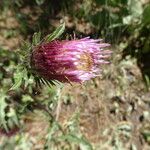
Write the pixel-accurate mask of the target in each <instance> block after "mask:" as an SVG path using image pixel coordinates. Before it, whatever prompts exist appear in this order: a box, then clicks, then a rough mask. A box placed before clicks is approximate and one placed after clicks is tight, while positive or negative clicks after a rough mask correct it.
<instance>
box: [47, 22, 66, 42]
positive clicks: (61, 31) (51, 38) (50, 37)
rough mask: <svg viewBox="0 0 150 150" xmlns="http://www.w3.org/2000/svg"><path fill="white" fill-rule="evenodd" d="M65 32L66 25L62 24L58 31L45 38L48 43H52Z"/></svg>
mask: <svg viewBox="0 0 150 150" xmlns="http://www.w3.org/2000/svg"><path fill="white" fill-rule="evenodd" d="M64 30H65V23H62V24H61V25H60V26H59V27H57V28H56V30H55V31H54V32H53V33H51V34H50V35H48V36H47V37H46V38H45V41H46V42H50V41H53V40H55V39H56V38H58V37H59V36H60V35H61V34H62V33H63V32H64Z"/></svg>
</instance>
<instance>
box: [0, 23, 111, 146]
mask: <svg viewBox="0 0 150 150" xmlns="http://www.w3.org/2000/svg"><path fill="white" fill-rule="evenodd" d="M64 29H65V24H61V25H60V26H59V27H58V28H57V29H56V30H55V31H54V32H53V33H52V34H50V35H47V36H46V37H44V38H43V39H42V38H41V33H40V32H39V33H35V34H34V35H33V39H32V43H30V42H25V43H24V44H23V46H22V47H21V48H20V49H19V50H18V51H17V56H18V57H17V58H19V61H18V66H17V67H16V70H15V72H14V77H13V81H14V85H13V86H12V87H11V88H10V89H9V90H8V91H7V92H6V95H7V94H8V95H9V99H11V100H10V102H9V103H7V101H6V97H5V95H4V98H3V100H2V101H1V103H2V104H1V107H0V110H1V111H2V112H3V116H1V118H0V119H1V122H2V123H1V127H0V134H3V135H6V136H12V135H13V134H16V133H17V132H18V131H20V128H22V123H21V121H20V120H23V119H22V118H23V116H24V115H25V114H26V112H28V111H34V110H35V109H40V110H43V111H45V112H46V113H47V114H48V116H49V117H50V120H51V121H50V122H51V127H52V129H53V125H57V128H58V130H60V133H61V134H60V136H61V137H62V136H63V138H64V140H65V141H66V140H67V141H68V142H69V140H70V138H75V139H78V142H79V143H80V142H81V143H82V144H83V145H85V143H86V144H87V142H86V140H85V138H84V137H82V136H80V137H78V135H72V134H69V133H65V132H64V131H63V129H62V127H61V125H59V124H58V122H57V121H56V120H55V117H54V114H53V112H52V111H53V110H54V109H52V108H50V109H51V110H50V109H49V107H48V105H47V102H46V101H45V100H42V101H39V100H38V98H36V97H35V96H33V93H34V91H35V89H36V90H37V89H38V88H37V86H40V87H41V85H43V84H44V85H48V86H50V87H51V86H53V85H55V84H56V83H74V82H75V83H82V82H85V81H87V80H90V79H92V78H95V77H96V76H99V75H101V69H102V68H101V65H103V64H109V62H108V61H107V60H106V59H107V58H109V57H110V55H111V51H110V50H108V47H109V46H110V45H109V44H108V43H104V42H103V41H102V40H101V39H91V38H90V37H85V38H81V39H76V38H73V39H72V40H58V37H59V36H60V35H61V34H62V33H63V31H64ZM58 88H59V87H58ZM18 93H20V94H19V95H20V96H18V95H17V94H18ZM24 93H28V94H27V95H25V94H24ZM16 95H17V96H16ZM16 97H17V98H16ZM7 99H8V98H7ZM55 103H56V100H55ZM12 106H13V107H12ZM55 106H56V105H55ZM12 110H13V111H12ZM6 112H7V113H6ZM7 114H8V115H7ZM67 132H69V131H67ZM79 133H80V132H79ZM64 134H69V135H67V136H66V135H64ZM56 138H57V137H56ZM89 147H91V145H90V144H89Z"/></svg>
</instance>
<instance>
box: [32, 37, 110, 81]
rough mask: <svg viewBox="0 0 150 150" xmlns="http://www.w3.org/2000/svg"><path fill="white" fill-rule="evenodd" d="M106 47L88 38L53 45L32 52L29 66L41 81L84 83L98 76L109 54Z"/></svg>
mask: <svg viewBox="0 0 150 150" xmlns="http://www.w3.org/2000/svg"><path fill="white" fill-rule="evenodd" d="M108 46H109V44H107V43H101V40H94V39H90V38H89V37H87V38H83V39H80V40H71V41H68V40H65V41H58V40H55V41H52V42H49V43H42V44H41V45H38V46H36V47H35V48H34V50H33V52H32V56H31V66H32V68H33V69H34V70H35V71H36V72H37V74H38V75H40V76H41V77H43V78H45V79H48V80H58V81H60V82H83V81H86V80H89V79H91V78H94V77H96V76H97V75H99V74H100V68H99V66H100V65H101V64H107V63H109V62H108V61H105V60H104V58H107V57H109V56H110V54H111V51H109V50H103V49H104V48H105V47H108Z"/></svg>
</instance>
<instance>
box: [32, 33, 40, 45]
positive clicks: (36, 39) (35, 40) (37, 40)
mask: <svg viewBox="0 0 150 150" xmlns="http://www.w3.org/2000/svg"><path fill="white" fill-rule="evenodd" d="M40 40H41V32H38V33H37V32H36V33H34V35H33V37H32V44H33V45H34V46H35V45H37V44H38V43H40Z"/></svg>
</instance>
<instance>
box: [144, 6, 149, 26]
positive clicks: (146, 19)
mask: <svg viewBox="0 0 150 150" xmlns="http://www.w3.org/2000/svg"><path fill="white" fill-rule="evenodd" d="M142 22H143V23H144V24H150V4H149V5H148V6H146V7H145V9H144V12H143V18H142Z"/></svg>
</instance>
